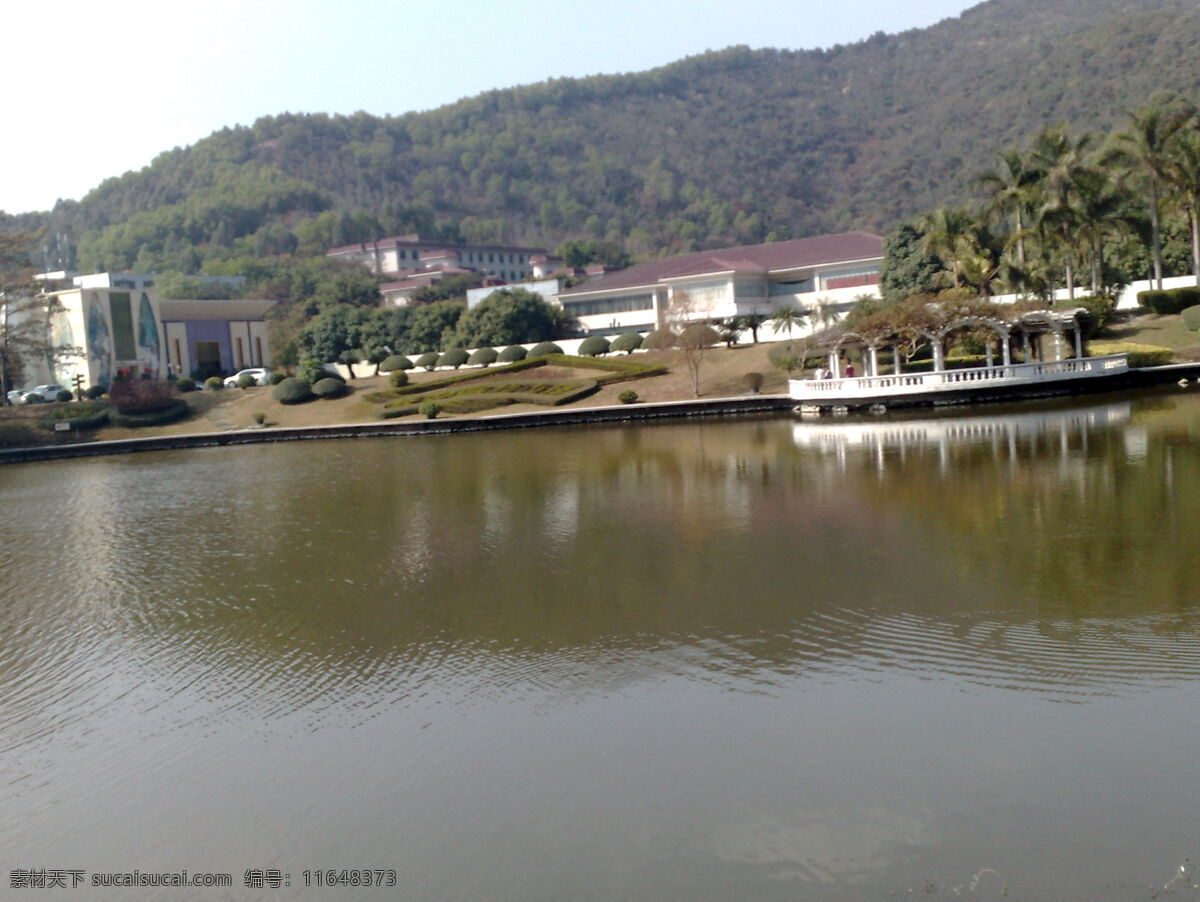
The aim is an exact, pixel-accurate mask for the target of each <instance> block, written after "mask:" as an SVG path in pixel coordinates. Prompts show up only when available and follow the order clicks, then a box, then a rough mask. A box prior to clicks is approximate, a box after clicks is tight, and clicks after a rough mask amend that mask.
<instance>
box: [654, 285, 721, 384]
mask: <svg viewBox="0 0 1200 902" xmlns="http://www.w3.org/2000/svg"><path fill="white" fill-rule="evenodd" d="M705 309H707V308H705ZM704 312H705V311H704V310H701V309H698V305H697V303H696V302H695V300H694V299H693V298H692V296H691V295H690V294H688V292H686V291H674V292H672V294H671V303H670V305H669V306H668V307H667V312H666V313H667V315H666V319H667V323H668V324H669V325H670V326H671V331H672V332H674V333H675V335H676V339H675V347H677V348H678V349H679V351H680V352H681V353H682V354H683V364H684V366H685V367H686V368H687V371H688V377H689V378H690V379H691V382H692V392H693V393H694V394H695V396H696V397H697V398H699V397H700V367H701V365H702V364H703V363H704V355H705V353H706V352H707V351H708V349H709V348H711V347H712V346H713V345H715V344H717V343H718V342H720V340H721V336H720V335H718V334H717V331H716V330H715V329H714V328H713V327H712V326H710V325H708V323H705V322H703V321H700V319H699V318H700V317H702V316H703V313H704Z"/></svg>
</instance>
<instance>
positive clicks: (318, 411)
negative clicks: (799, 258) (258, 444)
mask: <svg viewBox="0 0 1200 902" xmlns="http://www.w3.org/2000/svg"><path fill="white" fill-rule="evenodd" d="M1102 337H1103V338H1105V339H1117V340H1122V341H1135V342H1139V343H1142V344H1151V345H1160V346H1162V347H1168V348H1171V349H1172V350H1174V351H1175V357H1176V359H1177V360H1179V361H1193V360H1200V332H1192V331H1190V330H1189V329H1188V328H1187V327H1186V326H1185V325H1184V324H1183V320H1182V318H1181V317H1179V316H1176V315H1173V316H1160V315H1158V314H1142V315H1131V314H1125V315H1122V316H1120V317H1118V318H1117V319H1116V320H1115V321H1114V322H1113V324H1112V325H1111V327H1110V328H1109V330H1108V331H1107V333H1106V334H1105V335H1104V336H1102ZM769 347H770V344H768V343H765V342H764V343H762V344H758V345H748V346H744V347H739V348H735V349H733V350H728V349H726V348H712V349H711V350H709V351H708V352H707V353H706V355H705V357H704V362H703V365H702V370H701V384H702V390H703V395H702V396H703V397H705V398H723V397H737V396H740V395H745V394H746V393H747V390H746V388H745V386H744V384H743V383H742V377H743V376H744V375H745V374H746V373H751V372H757V373H761V374H762V375H763V377H764V382H763V386H762V389H761V392H762V393H763V394H777V393H783V392H786V391H787V377H786V375H785V374H784V373H783V372H781V371H780V370H777V369H775V368H774V367H773V366H771V365H770V363H769V362H768V361H767V350H768V348H769ZM635 357H636V359H637V360H638V361H639V362H644V363H648V364H661V365H663V366H666V367H667V369H668V372H667V374H666V375H663V376H651V377H649V378H647V379H640V380H637V381H634V382H623V383H618V384H616V385H609V386H605V387H602V388H601V389H600V390H599V391H598V392H597V393H596V394H594V395H591V396H590V397H588V398H585V399H583V400H581V401H578V402H576V403H574V404H571V405H566V406H568V407H599V406H605V405H614V404H619V403H620V402H619V401H618V400H617V395H619V394H620V393H621V392H623V391H625V390H627V389H633V390H634V391H636V392H637V393H638V397H639V398H640V400H642V401H645V402H657V401H683V400H689V399H691V398H692V397H693V395H692V390H691V383H690V381H689V379H688V375H687V371H686V368H685V367H684V364H683V358H682V355H681V354H680V353H679V352H677V351H661V352H654V353H646V354H637V355H635ZM592 372H594V371H592ZM443 375H444V374H443V373H425V372H416V373H413V374H411V380H412V381H413V382H415V383H420V382H425V381H430V380H433V379H438V378H441V377H442V376H443ZM351 385H352V387H353V389H354V391H353V393H352V394H350V395H348V396H347V397H344V398H337V399H334V400H329V401H312V402H310V403H308V404H299V405H294V406H285V405H283V404H280V403H279V402H278V401H276V400H274V399H273V398H272V397H271V389H270V388H269V387H263V388H251V389H246V390H240V389H226V390H223V391H219V392H192V393H190V394H187V395H185V396H184V397H185V398H186V399H187V402H188V404H189V406H191V407H192V408H193V411H194V412H193V415H192V416H191V417H189V418H187V419H186V420H182V421H180V422H176V423H171V424H169V425H166V426H158V427H150V428H145V429H119V428H116V427H107V428H104V429H101V430H98V431H96V432H93V433H90V434H89V435H90V437H91V439H92V440H110V439H120V438H140V437H148V436H159V435H186V434H189V433H196V432H220V431H223V430H228V429H252V428H254V427H255V422H254V415H255V413H263V414H265V415H266V420H267V423H268V425H270V426H322V425H336V424H339V423H361V422H372V421H373V420H374V416H373V414H374V411H375V409H376V405H374V404H371V403H369V402H367V401H365V400H364V398H363V396H364V395H367V394H370V393H371V392H375V391H380V390H381V389H385V388H387V387H388V381H387V377H386V376H368V377H366V378H363V379H355V380H353V382H352V383H351ZM548 409H549V408H547V407H544V406H541V405H536V404H517V405H512V406H509V407H498V408H496V409H495V410H494V411H484V412H482V413H480V414H473V416H488V415H489V414H491V413H496V414H504V413H523V412H544V411H546V410H548ZM559 409H561V408H559ZM36 418H37V410H36V408H34V409H30V408H25V407H18V408H5V409H0V425H2V424H3V423H5V422H12V421H25V420H29V419H36ZM404 419H419V416H413V417H408V418H404ZM400 421H402V420H397V421H393V422H400ZM45 435H46V442H45V443H46V444H50V443H52V442H54V441H56V440H63V438H64V437H62V436H54V435H52V434H50V433H46V434H45Z"/></svg>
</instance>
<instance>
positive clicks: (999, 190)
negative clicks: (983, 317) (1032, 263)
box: [975, 148, 1041, 269]
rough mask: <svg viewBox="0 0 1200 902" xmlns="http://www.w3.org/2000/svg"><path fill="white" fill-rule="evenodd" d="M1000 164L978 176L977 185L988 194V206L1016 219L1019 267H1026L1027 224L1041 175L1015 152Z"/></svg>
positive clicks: (1007, 153)
mask: <svg viewBox="0 0 1200 902" xmlns="http://www.w3.org/2000/svg"><path fill="white" fill-rule="evenodd" d="M998 156H999V164H998V165H997V166H996V168H995V169H989V170H987V171H986V172H981V173H980V174H979V175H978V176H976V179H975V180H976V182H977V183H978V184H979V185H980V186H981V187H983V188H984V190H986V191H987V193H988V200H989V206H990V207H991V208H992V209H994V210H997V211H1003V213H1004V214H1005V215H1008V214H1010V213H1011V215H1012V218H1013V227H1014V231H1013V241H1014V243H1015V245H1016V249H1017V264H1018V265H1019V266H1020V267H1021V268H1022V269H1024V267H1025V221H1026V218H1027V217H1028V215H1029V210H1030V207H1031V206H1032V204H1033V201H1034V200H1035V198H1036V197H1037V194H1038V190H1037V189H1038V185H1039V183H1040V181H1041V173H1040V172H1039V170H1038V169H1037V167H1036V166H1035V165H1034V164H1033V161H1032V159H1029V158H1026V157H1024V156H1022V154H1021V152H1020V151H1019V150H1017V149H1015V148H1010V149H1009V150H1006V151H1004V152H1003V153H1001V154H999V155H998Z"/></svg>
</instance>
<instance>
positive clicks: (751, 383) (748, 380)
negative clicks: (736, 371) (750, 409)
mask: <svg viewBox="0 0 1200 902" xmlns="http://www.w3.org/2000/svg"><path fill="white" fill-rule="evenodd" d="M762 384H763V374H762V373H746V375H744V376H742V385H744V386H746V388H747V389H749V390H750V391H751V392H753V393H754V394H756V395H757V394H758V390H759V389H760V388H762Z"/></svg>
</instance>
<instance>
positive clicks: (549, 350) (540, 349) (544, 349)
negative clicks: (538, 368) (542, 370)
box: [529, 341, 563, 357]
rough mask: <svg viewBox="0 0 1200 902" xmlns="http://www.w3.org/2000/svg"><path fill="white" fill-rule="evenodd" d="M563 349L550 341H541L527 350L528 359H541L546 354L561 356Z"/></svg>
mask: <svg viewBox="0 0 1200 902" xmlns="http://www.w3.org/2000/svg"><path fill="white" fill-rule="evenodd" d="M562 352H563V349H562V348H560V347H559V346H558V345H556V344H555V343H554V342H552V341H543V342H540V343H539V344H535V345H534V346H533V347H532V348H530V349H529V356H530V357H542V356H544V355H546V354H561V353H562Z"/></svg>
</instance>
